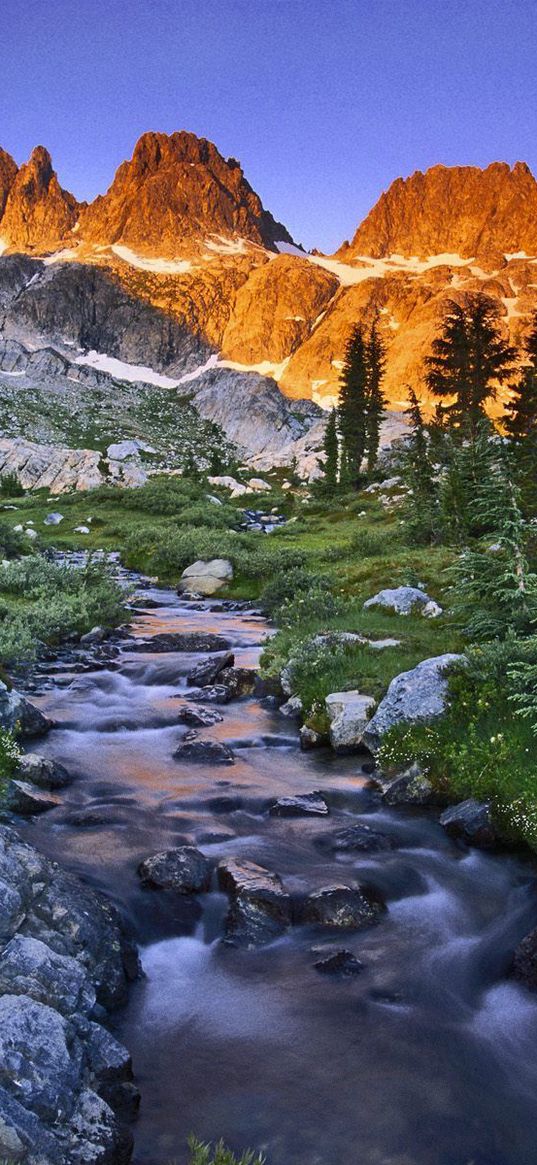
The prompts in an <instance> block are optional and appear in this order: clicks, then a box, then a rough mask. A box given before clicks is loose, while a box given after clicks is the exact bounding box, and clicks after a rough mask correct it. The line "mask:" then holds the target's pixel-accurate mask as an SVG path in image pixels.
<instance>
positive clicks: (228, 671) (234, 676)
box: [218, 667, 257, 700]
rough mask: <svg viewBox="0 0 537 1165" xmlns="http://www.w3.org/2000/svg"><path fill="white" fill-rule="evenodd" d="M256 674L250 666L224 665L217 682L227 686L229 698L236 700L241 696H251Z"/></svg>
mask: <svg viewBox="0 0 537 1165" xmlns="http://www.w3.org/2000/svg"><path fill="white" fill-rule="evenodd" d="M256 676H257V672H255V671H254V669H253V668H251V667H226V668H224V670H223V671H221V672H220V675H219V677H218V682H219V683H220V684H223V685H224V687H225V688H227V690H228V692H229V697H230V699H231V700H238V699H240V697H241V696H251V694H252V692H253V690H254V688H255V682H256Z"/></svg>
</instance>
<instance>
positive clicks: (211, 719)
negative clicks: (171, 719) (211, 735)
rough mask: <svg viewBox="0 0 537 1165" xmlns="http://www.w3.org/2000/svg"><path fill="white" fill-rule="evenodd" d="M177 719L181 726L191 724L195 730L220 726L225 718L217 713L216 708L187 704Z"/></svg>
mask: <svg viewBox="0 0 537 1165" xmlns="http://www.w3.org/2000/svg"><path fill="white" fill-rule="evenodd" d="M177 719H178V721H179V723H180V724H190V725H191V726H192V727H193V728H211V727H212V725H213V724H220V723H221V721H222V720H223V719H224V717H223V716H222V713H221V712H217V710H216V708H204V707H203V705H197V704H185V706H184V708H181V710H180V712H179V714H178V717H177Z"/></svg>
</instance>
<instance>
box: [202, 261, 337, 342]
mask: <svg viewBox="0 0 537 1165" xmlns="http://www.w3.org/2000/svg"><path fill="white" fill-rule="evenodd" d="M338 290H339V281H338V279H337V278H336V276H335V275H331V274H330V272H328V271H324V270H323V269H322V268H321V267H314V266H313V265H312V264H311V263H309V262H308V260H307V259H300V258H297V257H296V256H294V255H279V256H278V258H276V259H272V260H271V262H270V263H266V264H264V265H263V266H262V267H257V268H256V269H255V270H254V271H253V272H252V274H251V275H250V278H249V279H248V280H247V282H246V283H244V284H243V286H242V287H241V288H240V289H239V291H238V292H237V295H236V297H235V304H234V307H233V314H232V316H231V319H230V322H229V324H228V326H227V328H226V330H225V332H224V336H223V339H222V355H223V356H224V357H226V359H230V360H236V361H238V362H239V363H240V364H255V363H256V362H257V361H259V360H260V359H262V360H268V361H273V362H274V363H275V364H279V363H280V362H281V361H282V360H285V359H288V358H289V356H290V355H291V353H292V352H294V351H295V350H296V349H297V348H299V347H300V345H301V344H302V343H303V342H304V340H305V339H306V338H307V337H308V336H309V334H310V331H311V326H312V323H313V321H314V320H316V319H317V318H318V316H319V314H320V313H321V312H322V311H324V310H325V309H326V307H327V306H328V304H329V302H330V300H331V299H332V297H333V296H334V295H335V294H336V292H337V291H338Z"/></svg>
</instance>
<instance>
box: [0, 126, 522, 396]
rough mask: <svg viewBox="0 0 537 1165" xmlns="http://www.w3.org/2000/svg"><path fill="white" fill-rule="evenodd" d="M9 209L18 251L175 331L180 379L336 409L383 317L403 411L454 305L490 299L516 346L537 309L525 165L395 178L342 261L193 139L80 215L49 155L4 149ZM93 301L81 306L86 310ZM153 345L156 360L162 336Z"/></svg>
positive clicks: (149, 139) (153, 147)
mask: <svg viewBox="0 0 537 1165" xmlns="http://www.w3.org/2000/svg"><path fill="white" fill-rule="evenodd" d="M2 202H4V203H5V208H4V211H3V214H2V215H1V216H0V244H1V246H0V249H4V250H5V251H6V252H7V254H8V256H9V254H10V253H13V252H14V251H22V252H25V253H27V254H35V255H37V254H40V255H43V256H44V261H45V264H47V265H48V268H49V270H50V271H51V272H52V271H53V270H54V271H56V272H59V271H60V270H61V269H63V268H65V267H68V266H69V267H71V266H74V265H76V266H77V268H79V269H80V270H79V272H78V274H77V276H76V282H77V285H78V286H79V288H80V286H81V284H83V283H84V282H85V281H87V292H88V294H89V293H90V292H91V290H92V288H94V286H95V279H96V276H95V273H94V272H93V273H91V272H89V271H88V270H87V268H88V267H90V268H92V269H93V268H95V267H97V268H101V269H103V270H104V271H105V272H106V275H107V280H108V282H109V283H110V284H113V285H116V286H117V287H118V288H121V289H122V290H123V291H124V292H126V293H127V295H128V296H129V297H130V299H131V300H133V301H135V300H138V301H141V302H142V303H145V304H147V305H150V306H151V307H152V308H153V309H156V312H157V315H156V316H155V317H154V320H155V321H156V320H157V319H158V320H159V321H160V322H159V324H158V326H157V332H158V333H159V334H160V331H161V321H162V318H163V317H165V318H166V319H168V320H171V321H173V326H174V327H175V326H177V327H178V328H179V330H180V332H181V334H182V336H183V349H184V350H183V357H182V360H183V362H182V371H183V372H184V373H190V372H194V371H195V370H196V368H198V369H204V368H205V365H206V363H207V359H209V358H211V354H212V356H213V357H214V359H215V360H216V357H217V355H218V356H219V367H220V368H221V367H222V364H225V365H227V366H230V367H231V368H232V369H234V370H236V371H239V372H241V371H242V372H247V371H251V372H254V373H257V374H262V375H265V376H272V377H273V378H274V379H275V380H276V381H277V382H278V384H279V387H280V389H281V390H282V391H283V393H284V394H285V395H287V396H289V397H292V398H295V399H303V398H313V399H315V400H320V401H321V403H323V404H326V403H329V402H330V401H331V400H332V399H334V397H335V395H336V394H337V387H338V378H339V371H340V366H341V358H342V355H343V350H344V346H345V342H346V339H347V337H348V334H349V332H350V329H351V328H352V326H353V325H354V323H355V322H356V321H357V320H358V319H363V320H365V321H369V320H371V319H372V318H373V317H374V316H375V315H376V314H377V313H378V315H379V320H380V326H381V329H382V331H383V334H384V338H385V340H386V343H387V346H388V366H387V376H386V390H387V396H388V400H389V402H390V403H391V404H392V405H393V406H394V407H395V408H396V409H399V408H401V407H403V406H404V403H405V399H406V393H407V389H406V385H407V384H412V385H413V386H414V387H416V388H417V389H418V391H420V375H421V368H422V360H423V356H424V355H425V353H426V352H427V350H428V348H429V347H430V343H431V340H432V338H433V336H434V334H435V332H436V330H437V327H438V320H439V316H440V315H441V313H442V310H443V307H444V304H445V301H446V299H447V298H454V299H457V300H464V298H465V296H466V295H467V294H468V293H472V292H475V291H478V290H479V291H483V292H485V294H487V295H489V296H490V297H491V298H492V299H493V300H494V302H495V303H496V305H497V308H498V313H499V316H500V317H501V320H502V326H503V328H504V330H505V332H506V333H508V334H509V335H510V338H511V339H512V340H514V341H515V342H519V341H520V339H521V338H522V336H523V334H524V330H525V328H526V326H527V322H528V317H529V315H530V313H531V312H532V311H534V310H535V309H536V308H537V295H536V289H537V288H536V285H537V275H536V268H535V264H536V262H537V183H536V182H535V179H534V178H533V175H532V174H531V172H530V170H529V169H528V167H527V166H526V165H525V164H524V163H517V164H516V165H515V166H514V167H513V168H510V167H509V166H508V165H506V164H505V163H493V164H492V165H490V166H488V167H487V168H486V169H484V170H480V169H478V168H477V167H445V166H434V167H432V168H431V169H430V170H428V171H426V172H425V173H421V172H419V171H418V172H416V173H415V174H413V175H412V176H411V177H410V178H408V179H397V180H396V181H395V182H394V183H392V185H391V186H390V188H389V189H388V190H387V191H386V192H385V193H384V194H383V195H382V196H381V198H380V199H379V201H378V202H377V204H376V206H375V207H374V208H373V210H372V211H371V212H370V213H369V215H368V216H367V217H366V219H365V220H364V222H363V223H362V224H361V226H360V227H359V228H358V230H357V232H356V234H355V236H354V238H353V240H352V242H351V243H345V244H343V246H342V247H341V248H340V249H339V251H338V252H337V253H336V254H335V255H334V256H323V255H320V254H311V255H306V254H305V253H303V252H301V251H300V250H299V249H298V248H297V247H296V246H295V245H294V243H293V241H292V239H291V236H290V235H289V233H288V232H287V231H286V230H285V228H284V227H282V226H281V225H280V224H278V223H276V221H275V220H274V219H273V218H272V216H271V215H270V214H269V212H268V211H265V210H264V208H263V206H262V203H261V201H260V199H259V197H258V195H257V194H255V192H254V191H253V190H252V188H251V187H250V186H249V184H248V182H247V181H246V179H245V177H244V175H243V172H242V170H241V168H240V166H239V164H238V163H237V162H235V160H234V159H228V160H227V161H225V160H224V158H223V157H222V156H221V155H220V153H219V152H218V150H217V149H216V147H215V146H213V145H212V144H211V143H210V142H207V141H205V139H198V138H197V137H195V135H193V134H187V133H184V132H181V133H177V134H172V135H170V136H167V135H165V134H154V133H149V134H144V135H143V136H142V138H141V139H140V141H139V142H138V144H137V146H136V147H135V150H134V153H133V156H132V158H131V160H130V161H128V162H124V163H123V164H122V165H121V166H120V167H119V170H118V171H117V173H116V176H115V178H114V180H113V182H112V185H111V186H110V188H109V190H108V192H107V193H106V194H104V195H101V196H99V197H98V198H97V199H95V200H94V202H93V203H91V204H90V205H88V206H84V205H79V204H78V203H76V200H75V199H74V198H73V196H72V195H70V194H69V193H68V192H67V191H65V190H63V189H62V187H61V186H60V183H59V181H58V179H57V177H56V175H55V174H54V172H53V170H52V164H51V161H50V157H49V155H48V154H47V152H46V151H45V150H43V149H42V148H38V150H36V151H34V154H33V155H32V158H31V159H30V162H29V163H28V164H27V165H26V166H22V167H20V169H18V168H17V167H16V165H15V163H14V162H13V161H12V159H10V158H9V155H7V154H5V152H0V208H1V207H2ZM282 251H283V252H285V253H280V252H282ZM54 278H56V276H54ZM0 281H1V280H0ZM53 282H54V280H52V278H51V282H50V284H48V283H47V281H46V279H44V278H43V277H40V281H39V283H40V287H39V289H38V288H37V287H36V289H35V295H36V297H35V300H32V298H31V297H30V296H28V297H25V301H26V302H25V311H29V310H30V307H31V311H33V312H34V314H35V313H37V314H38V315H39V317H40V321H36V319H34V321H33V326H34V325H35V326H37V325H39V328H40V335H41V337H42V339H45V340H46V336H47V328H49V327H50V326H51V322H52V320H53V319H54V309H53V308H52V307H51V306H49V307H48V308H47V305H46V299H47V295H49V294H50V293H51V288H52V284H53ZM47 288H48V290H47ZM90 298H91V296H90ZM87 303H88V295H83V296H82V298H81V309H80V310H81V312H85V313H86V315H87V314H88V308H87ZM90 314H91V313H90ZM151 318H152V319H153V317H151ZM10 326H11V327H13V326H14V323H13V320H11V323H10ZM139 342H140V346H141V345H142V343H143V341H142V339H141V338H140V341H139ZM77 343H81V344H82V345H84V344H85V345H86V346H88V345H89V346H90V347H91V348H96V349H97V350H98V351H100V352H103V353H105V354H108V355H116V354H117V353H116V352H115V351H111V350H110V338H109V336H108V334H107V331H106V328H105V327H103V331H102V333H101V334H99V328H98V326H97V325H96V324H94V325H93V330H92V332H91V337H90V336H89V334H88V333H87V332H84V329H83V328H82V322H81V327H80V329H79V334H78V336H77ZM147 346H148V351H149V352H150V353H152V355H151V359H154V358H155V359H156V357H155V355H154V351H153V350H154V347H155V342H154V339H152V338H149V337H148V345H147ZM123 358H125V356H123ZM138 360H139V357H138V356H137V357H136V360H135V362H137V361H138ZM142 362H144V361H142ZM167 363H168V364H170V361H168V362H167ZM156 366H158V367H163V366H166V360H163V359H161V360H160V363H158V365H156ZM176 370H177V371H178V369H176ZM221 375H222V373H221ZM252 383H253V382H252ZM226 384H227V385H228V389H227V390H229V384H230V381H229V380H227V381H226ZM222 391H224V381H223V380H222Z"/></svg>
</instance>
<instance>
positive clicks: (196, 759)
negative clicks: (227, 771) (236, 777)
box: [173, 740, 235, 765]
mask: <svg viewBox="0 0 537 1165" xmlns="http://www.w3.org/2000/svg"><path fill="white" fill-rule="evenodd" d="M173 756H174V760H178V761H190V762H191V763H192V764H198V765H203V764H207V765H234V764H235V757H234V755H233V750H232V749H231V748H230V747H229V745H227V744H221V743H220V741H219V740H187V741H185V742H184V743H183V744H180V745H179V747H178V748H176V749H175V752H174V754H173Z"/></svg>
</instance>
